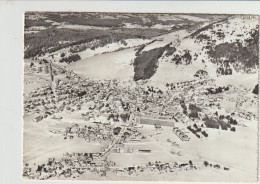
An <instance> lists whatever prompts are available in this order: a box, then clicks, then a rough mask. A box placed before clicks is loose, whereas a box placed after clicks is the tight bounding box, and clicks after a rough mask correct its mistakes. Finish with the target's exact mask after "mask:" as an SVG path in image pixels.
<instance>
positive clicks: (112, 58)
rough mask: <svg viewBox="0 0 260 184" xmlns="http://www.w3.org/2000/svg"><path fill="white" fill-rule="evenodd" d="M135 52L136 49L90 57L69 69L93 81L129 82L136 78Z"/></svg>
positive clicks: (73, 64) (69, 66)
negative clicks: (132, 63) (112, 80)
mask: <svg viewBox="0 0 260 184" xmlns="http://www.w3.org/2000/svg"><path fill="white" fill-rule="evenodd" d="M134 50H135V49H134V48H130V49H125V50H122V51H117V52H112V53H106V54H102V55H98V56H93V57H88V58H86V59H83V60H80V61H78V62H75V63H72V64H70V65H68V66H67V67H68V68H69V69H72V70H73V71H74V72H76V73H77V74H79V75H80V76H83V77H89V78H92V79H120V80H129V79H132V78H133V76H134V68H133V65H131V62H133V60H134V58H135V51H134Z"/></svg>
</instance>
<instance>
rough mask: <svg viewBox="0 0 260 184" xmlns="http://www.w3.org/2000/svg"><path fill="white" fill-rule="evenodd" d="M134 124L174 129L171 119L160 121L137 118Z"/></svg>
mask: <svg viewBox="0 0 260 184" xmlns="http://www.w3.org/2000/svg"><path fill="white" fill-rule="evenodd" d="M136 123H141V124H148V125H160V126H170V127H174V123H175V121H174V120H172V119H171V120H161V119H153V118H144V117H140V118H139V117H137V118H136Z"/></svg>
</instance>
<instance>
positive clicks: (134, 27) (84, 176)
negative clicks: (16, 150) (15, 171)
mask: <svg viewBox="0 0 260 184" xmlns="http://www.w3.org/2000/svg"><path fill="white" fill-rule="evenodd" d="M258 68H259V17H258V16H256V15H234V14H170V13H167V14H166V13H161V14H160V13H157V14H152V13H151V14H150V13H84V12H80V13H79V12H26V13H25V26H24V93H23V100H24V104H23V109H24V111H23V178H25V179H34V180H47V179H48V180H111V181H118V180H121V181H176V182H178V181H181V182H212V181H214V182H256V181H257V163H258V162H257V157H258V154H257V150H258V71H259V69H258Z"/></svg>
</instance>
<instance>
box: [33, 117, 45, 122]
mask: <svg viewBox="0 0 260 184" xmlns="http://www.w3.org/2000/svg"><path fill="white" fill-rule="evenodd" d="M42 119H43V116H37V117H35V118H34V122H39V121H41V120H42Z"/></svg>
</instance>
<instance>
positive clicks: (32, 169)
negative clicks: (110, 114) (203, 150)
mask: <svg viewBox="0 0 260 184" xmlns="http://www.w3.org/2000/svg"><path fill="white" fill-rule="evenodd" d="M139 151H140V152H149V150H139ZM191 169H197V167H196V166H195V165H194V164H193V163H192V161H189V162H188V163H181V164H178V163H177V162H161V161H154V162H148V163H147V164H145V165H141V164H140V165H132V166H126V167H125V166H124V167H123V166H121V167H120V166H117V165H116V163H115V162H112V161H109V160H108V159H107V157H104V158H102V157H101V156H100V154H99V153H65V154H63V156H62V158H61V159H55V158H49V159H48V161H47V163H45V164H41V165H35V166H34V165H29V164H28V163H25V165H24V168H23V176H24V177H26V178H29V179H39V180H47V179H50V178H52V179H55V178H60V177H64V178H76V177H79V176H80V175H82V174H84V175H88V174H95V175H97V176H98V177H105V176H107V174H112V173H115V174H119V175H137V174H140V173H143V172H148V173H159V174H163V173H170V172H178V171H180V170H191Z"/></svg>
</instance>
